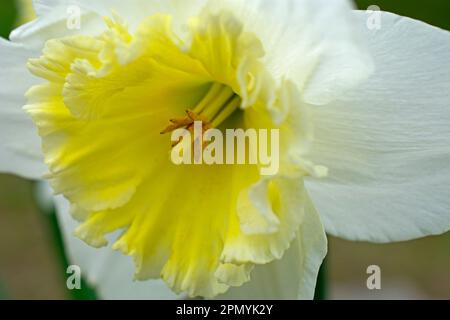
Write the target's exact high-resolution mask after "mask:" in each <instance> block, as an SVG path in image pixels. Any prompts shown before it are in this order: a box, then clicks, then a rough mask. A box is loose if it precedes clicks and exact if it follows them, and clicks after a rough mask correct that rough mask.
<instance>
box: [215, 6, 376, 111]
mask: <svg viewBox="0 0 450 320" xmlns="http://www.w3.org/2000/svg"><path fill="white" fill-rule="evenodd" d="M210 3H212V5H211V9H210V10H220V9H222V8H224V9H226V10H229V11H231V12H233V14H235V15H236V16H237V17H238V18H240V20H241V21H242V22H243V23H244V27H245V29H246V31H249V32H253V33H255V34H256V35H257V37H258V38H259V39H260V40H261V42H262V44H263V47H264V49H265V52H266V56H265V64H266V65H267V67H268V69H269V70H270V72H271V73H272V74H273V76H274V77H275V79H277V80H279V81H280V80H283V79H291V80H293V81H294V82H295V83H296V84H297V85H298V87H299V89H300V90H301V91H302V92H303V95H304V99H305V101H306V102H308V103H312V104H325V103H327V102H329V101H331V100H332V99H334V98H336V97H337V96H339V95H340V94H341V93H342V92H345V91H346V90H347V89H349V88H352V87H353V86H355V85H356V84H359V82H360V81H361V80H363V79H366V78H367V76H368V75H369V74H370V73H371V72H372V60H371V58H370V55H369V54H368V51H367V50H366V46H365V41H364V39H363V38H362V37H360V36H359V35H360V33H359V32H357V30H356V28H355V25H356V23H357V21H356V20H355V19H354V17H353V15H352V10H351V9H352V7H351V5H350V1H347V0H284V1H273V0H247V1H242V0H228V1H224V0H222V1H210Z"/></svg>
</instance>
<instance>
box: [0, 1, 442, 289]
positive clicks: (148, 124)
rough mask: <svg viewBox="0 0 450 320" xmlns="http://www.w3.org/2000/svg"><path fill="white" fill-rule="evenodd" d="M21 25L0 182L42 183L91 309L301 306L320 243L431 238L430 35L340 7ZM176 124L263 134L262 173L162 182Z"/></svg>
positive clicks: (60, 16) (5, 62)
mask: <svg viewBox="0 0 450 320" xmlns="http://www.w3.org/2000/svg"><path fill="white" fill-rule="evenodd" d="M73 6H76V8H79V9H80V10H79V12H80V17H79V18H80V21H78V22H79V25H77V24H74V25H71V24H70V23H69V20H70V19H73V18H77V17H76V16H75V17H73V16H68V15H71V14H73V12H74V11H73V10H69V11H68V8H69V7H71V8H72V7H73ZM35 8H36V11H37V15H38V19H37V20H35V21H33V22H31V23H28V24H26V25H24V26H21V27H19V28H18V29H16V30H15V31H13V32H12V34H11V37H10V41H6V40H2V41H1V42H0V58H1V60H0V64H1V69H2V73H1V76H0V84H1V85H0V97H1V108H0V112H1V118H0V119H1V120H0V121H1V126H0V130H1V137H0V155H1V157H0V169H1V170H2V171H5V172H12V173H16V174H19V175H22V176H25V177H28V178H36V179H39V178H42V177H43V176H44V177H45V178H46V179H47V181H48V182H49V183H50V185H51V187H52V189H53V190H54V192H55V194H56V195H58V196H57V206H58V209H59V210H58V213H59V215H60V221H61V225H62V228H63V230H64V231H65V237H66V243H67V244H68V250H69V254H70V256H71V259H72V261H73V262H74V263H76V264H79V265H80V266H81V267H82V270H84V272H87V277H88V280H89V281H91V282H92V283H93V284H94V285H96V286H97V287H98V290H99V293H100V295H101V296H102V297H105V298H117V297H121V298H170V297H174V296H175V294H182V295H184V294H185V295H187V296H189V297H197V296H200V297H206V298H212V297H217V296H218V297H221V298H245V297H247V298H248V297H250V298H312V296H313V293H314V287H315V282H316V277H317V272H318V269H319V267H320V265H321V263H322V260H323V258H324V257H325V255H326V251H327V242H326V236H325V231H326V232H328V233H329V234H332V235H336V236H340V237H343V238H346V239H351V240H366V241H373V242H390V241H400V240H408V239H413V238H417V237H421V236H426V235H431V234H439V233H443V232H445V231H447V230H449V228H450V184H449V183H450V109H449V108H450V103H449V102H450V95H449V94H448V89H449V85H450V65H449V64H448V52H449V50H450V35H449V33H448V32H446V31H443V30H440V29H437V28H434V27H431V26H429V25H427V24H425V23H422V22H418V21H415V20H412V19H409V18H403V17H399V16H396V15H394V14H390V13H381V17H380V24H379V26H378V27H377V28H370V27H369V26H368V24H367V14H366V13H365V12H358V11H352V10H351V6H350V5H349V3H348V2H347V1H343V0H342V1H339V0H335V1H330V0H284V1H274V0H273V1H269V0H247V1H242V0H227V1H226V0H220V1H219V0H217V1H213V0H192V1H182V0H174V1H170V0H165V1H157V0H146V1H144V0H130V1H118V0H117V1H115V0H109V1H106V0H98V1H92V0H90V1H87V0H77V1H64V0H47V1H45V0H41V1H35ZM68 12H69V13H68ZM75 12H76V10H75ZM74 26H75V27H74ZM78 27H80V28H78ZM32 74H33V76H32ZM25 95H26V98H24V96H25ZM23 106H25V107H24V108H22V107H23ZM186 112H187V114H186ZM195 120H200V121H202V123H204V124H205V126H207V127H208V128H216V129H219V130H225V129H229V128H259V129H277V130H279V134H280V141H279V146H280V154H279V157H280V167H279V171H278V172H277V174H275V175H271V176H263V175H261V174H260V171H259V168H260V164H259V163H257V164H248V165H199V166H191V165H180V166H177V165H175V164H174V163H172V162H171V161H170V157H169V154H170V152H171V150H172V148H173V147H174V145H173V144H172V145H171V141H170V137H169V136H168V135H167V134H161V133H170V132H171V131H173V130H175V129H177V128H182V127H184V128H188V129H189V128H190V126H191V125H192V123H193V122H194V121H195ZM41 145H42V148H41ZM44 162H45V164H46V165H44ZM65 199H67V200H68V201H66V200H65ZM69 207H70V212H71V214H72V216H73V218H75V219H76V220H77V221H79V223H78V222H74V220H73V219H72V218H70V217H69V214H68V212H69ZM73 229H75V234H76V236H78V237H79V238H81V239H82V240H84V241H85V242H86V243H87V244H89V245H90V246H91V247H95V248H100V247H104V246H107V245H108V244H109V243H111V244H112V248H113V249H115V250H116V251H119V252H114V253H112V251H111V249H109V248H108V249H92V248H89V247H87V246H83V245H81V243H80V242H77V241H78V240H76V238H75V237H74V236H73V235H72V232H73ZM120 252H121V253H120ZM122 253H123V254H124V255H128V256H131V257H132V258H133V261H134V266H135V267H134V269H135V271H134V278H135V279H137V280H147V281H143V282H141V283H139V284H137V283H133V282H132V276H131V274H129V273H130V272H131V269H130V268H131V264H127V263H128V260H126V259H125V258H124V257H123V256H122ZM130 260H131V259H130ZM149 279H153V280H149ZM158 279H162V280H163V281H164V283H165V284H163V282H161V281H160V280H158Z"/></svg>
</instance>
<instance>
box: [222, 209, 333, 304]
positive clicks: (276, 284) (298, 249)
mask: <svg viewBox="0 0 450 320" xmlns="http://www.w3.org/2000/svg"><path fill="white" fill-rule="evenodd" d="M326 253H327V238H326V235H325V231H324V229H323V226H322V223H321V221H320V218H319V215H318V214H317V212H316V210H315V209H314V206H313V205H312V203H311V202H310V201H308V203H307V207H306V213H305V218H304V220H303V223H302V224H301V226H300V228H299V230H298V232H297V237H296V239H294V241H293V242H292V243H291V246H290V248H289V249H288V250H287V251H286V252H285V253H284V255H283V258H282V259H281V260H275V261H273V262H271V263H269V264H266V265H257V266H255V268H254V270H253V271H252V273H251V280H250V281H249V282H247V283H246V284H244V285H243V286H241V287H235V288H230V289H229V290H228V291H227V293H225V294H223V295H221V296H219V297H218V299H312V298H313V297H314V290H315V286H316V280H317V274H318V272H319V268H320V265H321V264H322V261H323V259H324V258H325V255H326Z"/></svg>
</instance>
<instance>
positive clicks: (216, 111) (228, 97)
mask: <svg viewBox="0 0 450 320" xmlns="http://www.w3.org/2000/svg"><path fill="white" fill-rule="evenodd" d="M241 103H242V100H241V98H240V97H239V95H237V94H236V93H234V91H233V90H232V89H231V88H230V87H229V86H227V85H224V84H221V83H218V82H216V83H214V84H212V85H211V88H210V89H209V91H208V93H207V94H206V95H205V96H204V97H203V99H202V100H201V101H200V102H199V103H198V104H197V105H196V106H195V108H194V109H192V110H186V116H185V117H183V118H175V119H170V120H169V121H170V122H171V124H170V125H169V126H167V127H166V128H165V129H164V130H163V131H161V134H165V133H169V132H172V131H174V130H176V129H179V128H185V129H188V130H190V131H192V130H193V128H194V122H195V121H201V122H202V126H203V131H204V132H205V131H206V130H208V129H211V128H217V127H218V126H219V125H220V124H221V123H222V122H224V121H225V120H226V119H227V118H228V117H229V116H231V115H232V114H233V113H234V112H235V111H236V110H237V109H239V107H240V105H241Z"/></svg>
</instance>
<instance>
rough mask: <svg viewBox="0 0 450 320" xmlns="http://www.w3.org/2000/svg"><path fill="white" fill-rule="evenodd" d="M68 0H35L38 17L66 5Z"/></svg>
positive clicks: (34, 4) (34, 6)
mask: <svg viewBox="0 0 450 320" xmlns="http://www.w3.org/2000/svg"><path fill="white" fill-rule="evenodd" d="M65 2H67V1H66V0H33V8H34V11H35V12H36V15H37V16H42V15H44V14H46V13H48V12H50V11H51V10H52V8H54V7H56V6H58V5H61V4H64V3H65Z"/></svg>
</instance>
